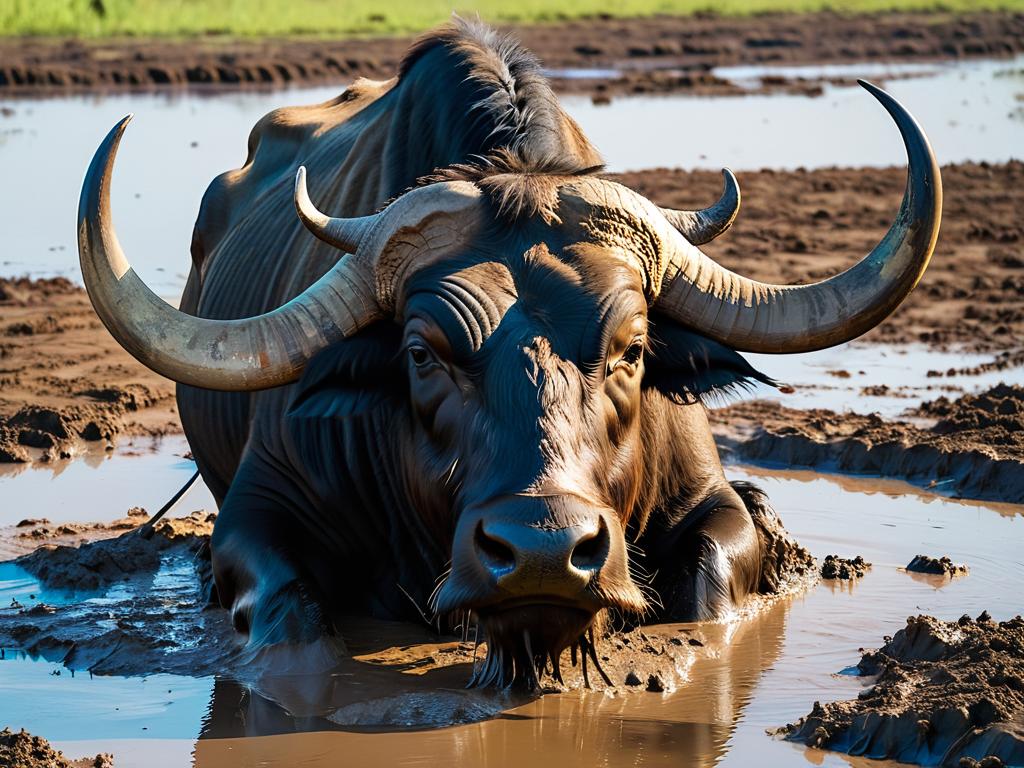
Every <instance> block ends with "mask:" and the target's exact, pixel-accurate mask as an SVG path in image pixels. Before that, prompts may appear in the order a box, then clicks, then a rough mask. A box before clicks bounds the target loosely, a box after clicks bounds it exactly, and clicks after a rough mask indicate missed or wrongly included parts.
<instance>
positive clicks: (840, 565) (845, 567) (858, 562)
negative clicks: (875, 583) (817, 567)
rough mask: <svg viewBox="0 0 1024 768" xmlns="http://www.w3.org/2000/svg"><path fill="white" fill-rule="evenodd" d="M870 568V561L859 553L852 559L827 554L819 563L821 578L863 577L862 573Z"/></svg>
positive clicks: (845, 578) (848, 579)
mask: <svg viewBox="0 0 1024 768" xmlns="http://www.w3.org/2000/svg"><path fill="white" fill-rule="evenodd" d="M870 568H871V563H869V562H867V561H866V560H865V559H864V558H863V557H861V556H860V555H857V556H856V557H855V558H853V559H852V560H847V559H844V558H842V557H840V556H839V555H827V556H826V557H825V560H824V562H822V564H821V578H823V579H840V580H843V581H855V580H856V579H862V578H864V574H866V573H867V572H868V569H870Z"/></svg>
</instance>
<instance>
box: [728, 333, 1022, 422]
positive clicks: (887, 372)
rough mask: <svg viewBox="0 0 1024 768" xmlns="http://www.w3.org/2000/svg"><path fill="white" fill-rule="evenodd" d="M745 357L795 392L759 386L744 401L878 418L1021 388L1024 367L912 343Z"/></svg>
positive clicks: (853, 344) (964, 352)
mask: <svg viewBox="0 0 1024 768" xmlns="http://www.w3.org/2000/svg"><path fill="white" fill-rule="evenodd" d="M744 357H746V358H747V360H749V361H750V363H751V364H752V365H753V366H754V367H755V368H757V369H758V370H760V371H762V372H764V373H766V374H768V375H769V376H771V377H772V378H774V379H775V380H776V381H779V382H781V383H783V384H786V385H789V386H790V387H792V388H793V390H794V391H793V392H791V393H790V392H780V391H779V390H777V389H774V388H771V387H768V386H765V385H763V384H757V385H755V386H754V387H753V388H752V389H751V391H750V393H749V396H745V397H744V399H752V398H759V399H766V400H775V401H778V402H780V403H782V404H783V405H786V406H788V407H790V408H823V409H828V410H831V411H836V412H838V413H843V412H846V411H853V412H856V413H878V414H880V415H881V416H883V417H885V418H892V417H895V416H899V415H900V414H902V413H903V412H904V411H906V410H909V409H912V408H917V407H918V406H920V405H921V404H922V403H923V402H925V401H927V400H934V399H935V398H937V397H939V396H941V395H947V396H949V395H959V394H963V393H967V392H979V391H981V390H983V389H985V388H988V387H992V386H994V385H996V384H999V383H1000V382H1005V383H1008V384H1021V383H1024V368H1022V367H1020V366H1008V367H1006V368H1002V367H1001V366H990V364H991V363H993V361H995V360H996V359H997V358H995V357H994V356H993V355H989V354H980V353H975V352H966V351H961V350H956V351H952V350H951V351H941V350H935V349H930V348H928V347H925V346H924V345H915V344H900V345H886V344H877V343H875V344H868V343H858V342H852V343H849V344H843V345H841V346H838V347H833V348H831V349H823V350H821V351H819V352H808V353H804V354H800V355H762V354H745V355H744ZM990 367H991V369H990V370H986V368H990ZM730 402H732V401H730Z"/></svg>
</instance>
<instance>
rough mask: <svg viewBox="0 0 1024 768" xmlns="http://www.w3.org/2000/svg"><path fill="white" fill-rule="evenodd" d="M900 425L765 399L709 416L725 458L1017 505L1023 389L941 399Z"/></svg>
mask: <svg viewBox="0 0 1024 768" xmlns="http://www.w3.org/2000/svg"><path fill="white" fill-rule="evenodd" d="M939 414H941V415H939ZM937 415H938V418H937V419H936V416H937ZM907 418H908V420H907V421H900V420H896V421H887V420H885V419H883V418H881V417H880V416H878V415H877V414H869V415H861V414H856V413H842V414H839V413H834V412H832V411H825V410H818V409H811V410H797V409H794V408H787V407H785V406H782V405H779V404H778V403H775V402H766V401H752V402H745V403H737V404H736V405H732V406H730V407H728V408H723V409H721V410H718V411H713V412H712V419H713V428H714V430H715V434H716V438H717V440H718V443H719V446H720V447H721V448H722V449H723V450H724V451H725V452H727V453H729V454H730V455H732V456H733V457H737V458H741V459H744V460H749V461H755V462H767V463H770V464H779V465H784V466H790V467H816V468H819V469H825V470H833V471H841V472H848V473H855V474H873V475H880V476H883V477H894V478H902V479H906V480H910V481H913V482H915V483H919V484H922V485H925V486H928V487H931V488H935V489H936V490H938V491H940V492H944V493H950V494H953V495H957V496H962V497H965V498H973V499H990V500H996V501H1005V502H1010V503H1017V504H1019V503H1024V387H1019V386H1008V385H1005V384H1000V385H997V386H995V387H993V388H992V389H990V390H988V391H986V392H983V393H980V394H977V395H973V394H969V395H963V396H961V397H959V398H957V399H956V400H949V399H947V398H945V397H943V398H940V399H939V400H936V401H932V402H930V403H925V404H924V405H922V406H921V407H920V408H918V409H916V410H914V411H910V412H909V413H908V415H907ZM929 418H930V419H931V422H930V423H929V421H928V419H929Z"/></svg>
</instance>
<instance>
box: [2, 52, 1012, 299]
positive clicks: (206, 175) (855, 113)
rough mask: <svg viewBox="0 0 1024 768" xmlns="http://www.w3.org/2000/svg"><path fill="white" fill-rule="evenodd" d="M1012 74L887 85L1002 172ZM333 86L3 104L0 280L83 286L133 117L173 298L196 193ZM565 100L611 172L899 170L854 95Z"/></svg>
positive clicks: (135, 205)
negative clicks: (105, 174)
mask: <svg viewBox="0 0 1024 768" xmlns="http://www.w3.org/2000/svg"><path fill="white" fill-rule="evenodd" d="M892 69H893V68H892V67H891V66H890V67H887V68H884V70H878V69H877V65H863V66H859V65H851V66H846V67H844V68H843V70H842V71H841V72H834V73H833V72H829V71H827V70H826V71H824V72H822V71H821V70H820V68H818V69H817V70H816V69H815V68H799V67H797V68H793V67H789V68H786V70H785V71H784V72H782V73H781V74H784V75H786V76H790V77H817V76H819V75H821V74H824V75H826V76H842V77H851V76H860V75H867V76H878V75H883V76H884V75H888V74H893V72H892ZM1022 71H1024V59H1018V60H1015V61H1001V62H990V61H972V62H958V63H955V64H949V65H930V66H929V67H927V68H925V69H924V71H920V70H914V71H912V72H896V73H895V74H901V75H913V76H908V77H905V78H904V79H893V80H890V81H888V82H887V87H888V88H889V89H890V90H891V92H892V93H893V94H894V95H895V96H896V97H897V98H899V99H901V100H902V101H903V102H904V103H905V104H906V105H907V107H908V108H909V109H910V110H911V111H912V112H914V114H915V115H916V116H917V117H918V118H919V119H920V120H921V122H922V124H923V125H924V126H925V128H926V129H927V131H928V135H929V136H930V137H931V139H932V142H933V144H934V146H935V150H936V154H937V156H938V157H939V160H940V161H941V162H943V163H950V162H958V161H963V160H987V161H990V162H1001V161H1005V160H1007V159H1008V158H1010V157H1019V156H1020V152H1021V149H1020V148H1021V146H1024V112H1022V108H1021V102H1020V101H1019V100H1017V99H1016V96H1017V95H1018V94H1020V93H1022V92H1024V75H1022V74H1021V73H1022ZM773 72H774V70H771V69H752V68H743V69H740V68H735V69H733V70H723V71H722V72H721V73H720V74H721V75H722V76H724V77H730V78H733V79H735V80H736V81H737V82H739V83H741V84H742V83H743V82H748V81H750V82H752V81H753V80H756V79H757V78H760V77H761V76H764V75H767V74H773ZM574 74H576V75H584V74H587V73H585V72H577V73H574ZM590 74H592V75H593V74H594V73H590ZM598 74H605V75H606V74H608V73H598ZM338 90H339V89H338V88H312V89H301V90H292V91H287V92H276V93H228V94H221V95H216V96H212V95H196V94H192V95H183V94H177V95H155V94H124V95H116V96H104V97H99V96H96V97H67V98H57V99H47V100H38V101H32V100H18V101H0V107H6V108H9V109H11V110H13V114H12V115H10V116H9V117H0V177H2V178H5V179H17V180H19V183H18V184H15V185H10V184H9V185H7V186H6V187H5V189H4V191H3V193H2V194H3V198H2V200H0V203H2V204H0V231H3V232H4V234H5V237H4V245H3V248H2V250H0V274H17V275H20V274H26V273H28V274H33V275H46V274H54V273H63V274H67V275H69V276H71V277H72V278H74V279H76V280H77V279H78V270H77V251H76V246H75V236H76V235H75V226H74V216H75V211H76V210H77V204H78V190H79V187H80V184H81V179H82V174H83V173H84V171H85V167H86V165H87V164H88V161H89V159H90V158H91V156H92V153H93V152H94V151H95V149H96V146H97V145H98V143H99V141H100V140H101V138H102V137H103V135H104V134H105V133H106V132H107V131H108V130H109V129H110V127H111V126H112V125H113V124H114V123H115V122H116V121H117V120H118V119H120V118H121V117H122V116H123V115H124V114H125V113H127V112H135V113H136V114H137V119H136V123H135V124H134V125H133V126H132V127H131V129H130V130H129V132H128V134H127V137H126V139H125V142H124V145H123V147H122V149H121V154H120V157H119V163H118V168H117V171H116V173H115V180H114V186H113V199H114V211H115V216H116V221H117V225H118V232H119V234H120V236H121V239H122V243H123V245H124V246H125V249H126V251H127V253H128V254H129V255H130V258H131V260H132V262H133V265H134V266H135V267H136V269H137V270H138V271H139V272H140V274H141V275H142V277H143V278H144V279H145V280H146V281H147V282H148V283H149V284H150V285H152V286H153V287H154V288H155V289H156V290H158V291H159V292H161V293H163V294H167V295H175V294H176V293H177V292H179V291H180V290H181V288H182V286H183V285H184V278H185V273H186V272H187V269H188V265H189V262H188V245H189V242H190V240H191V234H192V225H193V222H194V221H195V216H196V212H197V210H198V206H199V201H200V198H201V196H202V193H203V191H204V190H205V188H206V186H207V184H208V183H209V181H210V179H212V178H213V176H215V175H216V174H218V173H221V172H223V171H225V170H228V169H229V168H234V167H237V166H238V165H240V164H241V163H242V162H243V160H244V157H245V147H246V138H247V136H248V133H249V130H250V129H251V127H252V125H253V124H254V123H255V122H256V120H257V119H258V118H259V117H261V116H262V115H263V114H265V113H266V112H267V111H269V110H270V109H272V108H274V107H278V106H282V105H285V104H305V103H313V102H316V101H320V100H323V99H326V98H329V97H332V96H334V95H336V94H337V92H338ZM563 102H564V104H565V106H566V107H567V109H568V111H569V112H570V113H571V114H572V115H573V116H574V117H575V118H576V119H577V120H578V121H579V122H580V123H581V124H582V126H583V129H584V130H585V131H586V133H587V134H588V135H589V136H590V137H591V138H592V140H593V141H594V143H595V144H596V145H597V147H598V149H600V150H601V152H602V153H603V155H604V157H605V159H606V160H607V162H608V167H609V169H610V170H613V171H618V170H627V169H642V168H649V167H663V166H667V167H683V168H720V167H722V166H726V165H728V166H730V167H732V168H734V169H736V170H739V171H742V170H745V169H757V168H762V167H773V168H795V167H798V166H803V167H807V168H814V167H819V166H825V165H839V166H866V165H875V166H880V165H889V164H902V163H903V162H904V156H903V150H902V146H901V143H900V141H899V137H898V134H897V132H896V129H895V128H894V127H893V126H892V124H891V122H890V121H889V119H888V117H887V116H886V115H885V113H884V111H883V110H882V109H881V108H880V107H879V106H878V105H877V104H875V103H874V101H873V100H872V99H871V97H870V96H868V95H867V94H866V93H864V92H863V91H862V90H861V89H859V88H856V87H848V86H847V87H840V86H827V87H826V89H825V93H824V95H822V96H820V97H807V96H793V95H772V96H737V97H727V98H721V97H719V98H703V97H700V98H698V97H687V96H685V95H673V96H664V97H635V98H622V99H616V100H614V101H613V102H612V103H611V104H610V105H606V106H595V105H594V104H592V103H591V102H590V100H589V99H588V98H586V97H566V98H564V99H563ZM844 137H855V138H854V139H850V138H844Z"/></svg>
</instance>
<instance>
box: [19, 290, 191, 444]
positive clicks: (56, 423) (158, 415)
mask: <svg viewBox="0 0 1024 768" xmlns="http://www.w3.org/2000/svg"><path fill="white" fill-rule="evenodd" d="M169 431H180V426H179V425H178V420H177V416H176V411H175V405H174V385H173V384H172V383H171V382H169V381H167V380H166V379H164V378H162V377H160V376H158V375H157V374H155V373H152V372H151V371H149V370H147V369H146V368H144V367H143V366H141V365H139V364H138V363H137V362H135V360H134V359H133V358H131V357H130V356H129V355H128V353H127V352H125V351H124V350H122V349H121V347H120V346H119V345H118V343H117V342H116V341H114V339H113V337H111V336H110V334H109V333H107V331H106V329H105V328H103V326H102V324H101V323H100V321H99V318H97V317H96V313H95V312H94V311H93V309H92V305H91V304H90V303H89V299H88V297H87V296H86V294H85V292H84V291H82V290H81V289H80V288H78V287H77V286H75V285H74V284H73V283H71V282H70V281H69V280H67V279H65V278H54V279H45V280H28V279H7V278H0V462H5V461H6V462H25V461H29V460H31V459H33V458H36V459H38V460H42V461H49V460H54V459H60V458H68V457H70V456H72V455H74V453H75V451H76V449H77V448H78V447H79V446H80V445H81V444H82V442H83V441H92V442H94V443H99V444H101V445H105V446H112V445H113V441H114V440H115V439H116V437H117V436H118V435H119V434H122V433H127V434H136V435H140V434H142V435H161V434H165V433H167V432H169Z"/></svg>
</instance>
